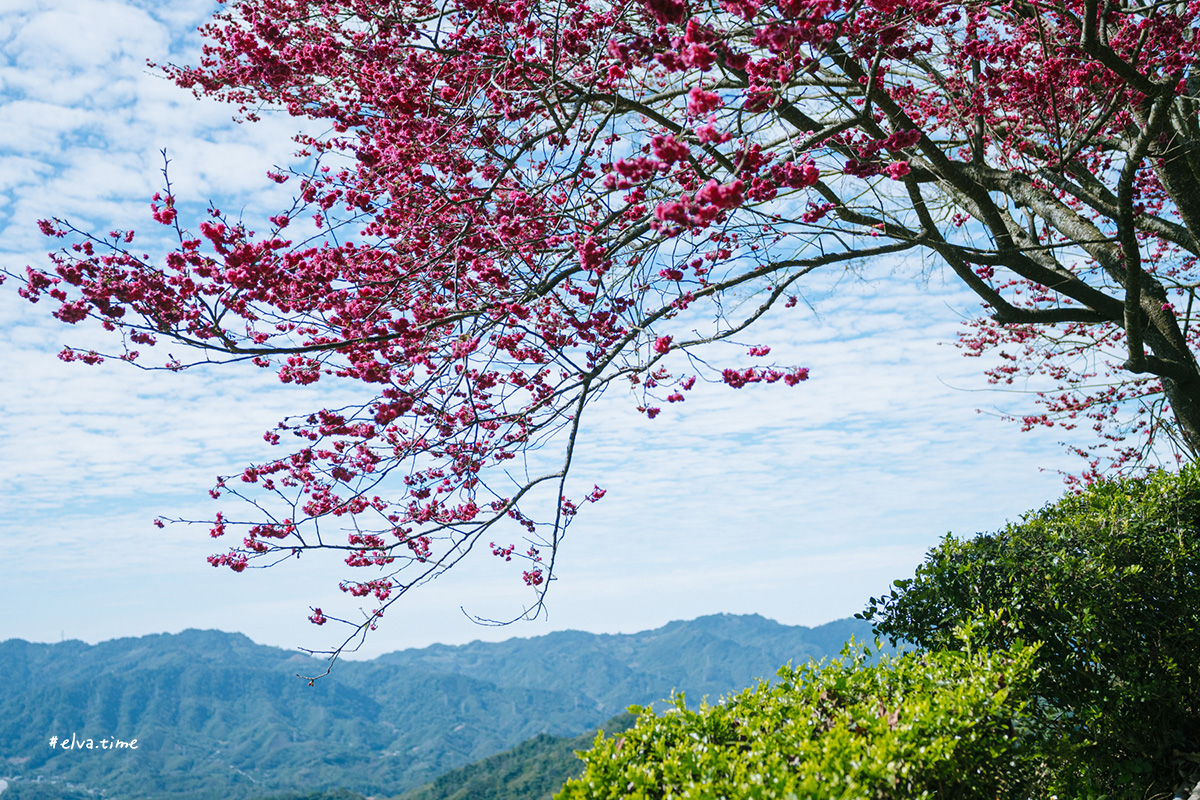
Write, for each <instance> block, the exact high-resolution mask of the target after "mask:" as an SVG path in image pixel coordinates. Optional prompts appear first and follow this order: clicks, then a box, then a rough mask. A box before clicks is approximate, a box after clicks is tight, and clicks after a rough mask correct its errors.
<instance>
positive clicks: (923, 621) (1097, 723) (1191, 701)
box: [866, 466, 1200, 796]
mask: <svg viewBox="0 0 1200 800" xmlns="http://www.w3.org/2000/svg"><path fill="white" fill-rule="evenodd" d="M1198 574H1200V470H1197V468H1196V467H1195V466H1191V467H1188V468H1186V469H1184V470H1183V471H1182V472H1180V473H1179V474H1177V475H1172V474H1169V473H1166V472H1159V473H1156V474H1154V475H1152V476H1150V477H1149V478H1148V479H1144V480H1136V479H1128V480H1123V481H1107V482H1103V483H1099V484H1097V485H1095V486H1093V487H1092V488H1091V489H1089V490H1088V491H1087V492H1085V493H1083V494H1082V495H1079V496H1068V497H1066V498H1064V499H1063V500H1061V501H1059V502H1057V503H1054V504H1051V505H1048V506H1046V507H1045V508H1043V509H1041V510H1039V511H1037V512H1034V513H1031V514H1029V515H1028V516H1026V517H1025V519H1023V520H1022V521H1021V522H1019V523H1014V524H1010V525H1008V526H1007V527H1006V528H1004V529H1003V530H1000V531H997V532H995V533H990V534H980V535H978V536H975V537H973V538H969V539H958V538H955V537H952V536H947V537H946V539H945V540H944V541H943V542H942V544H941V545H940V546H938V547H936V548H934V549H933V550H931V551H930V552H929V554H928V556H927V557H926V560H925V563H924V564H923V565H922V566H921V567H919V568H918V570H917V573H916V576H915V577H914V578H913V579H911V580H900V581H896V582H895V585H894V588H893V590H892V592H891V593H890V594H888V595H885V596H883V597H882V598H879V599H873V600H872V602H871V607H870V608H869V609H868V612H867V614H866V616H867V617H868V618H871V619H872V620H873V621H874V622H875V626H876V630H877V631H878V632H879V633H882V634H884V635H886V636H890V637H893V638H894V639H903V640H905V641H908V642H910V643H912V644H915V645H917V646H919V647H922V648H932V649H939V650H940V649H958V648H960V647H961V643H960V641H959V640H957V639H956V638H955V637H954V636H953V634H952V631H953V630H954V628H955V627H956V626H961V625H964V624H967V623H971V624H972V625H973V626H974V627H973V630H974V633H975V637H976V638H975V642H976V643H977V644H978V645H980V646H988V647H993V648H997V649H1001V650H1002V649H1005V648H1007V647H1013V646H1019V645H1021V644H1023V643H1031V642H1036V643H1038V645H1039V647H1038V651H1037V654H1036V656H1035V659H1034V666H1035V667H1036V668H1037V669H1038V676H1037V678H1036V680H1035V682H1034V688H1033V690H1032V696H1033V697H1034V698H1035V699H1036V702H1035V703H1034V705H1033V706H1032V707H1033V709H1034V710H1035V711H1036V713H1037V715H1038V716H1040V717H1041V718H1042V720H1043V724H1044V725H1045V727H1046V729H1047V731H1048V733H1047V734H1046V735H1047V736H1048V737H1052V738H1055V739H1061V740H1063V741H1065V742H1070V743H1072V744H1073V745H1074V746H1075V747H1077V748H1078V753H1079V757H1078V758H1076V759H1075V760H1073V761H1072V762H1071V764H1070V766H1069V769H1068V772H1067V774H1071V773H1074V775H1075V776H1076V777H1078V778H1079V779H1080V782H1081V783H1082V784H1084V786H1085V787H1086V789H1090V790H1091V791H1092V792H1093V793H1099V794H1103V793H1106V792H1107V793H1109V794H1111V795H1113V796H1123V795H1124V794H1125V793H1127V792H1129V791H1132V788H1131V787H1137V788H1138V790H1139V792H1138V794H1137V796H1142V795H1141V794H1140V790H1141V789H1144V788H1145V787H1147V786H1151V785H1153V786H1154V787H1155V788H1156V789H1157V790H1159V791H1166V790H1169V789H1173V788H1174V785H1175V784H1176V783H1177V782H1178V780H1179V777H1180V772H1179V767H1180V763H1181V762H1180V759H1181V757H1183V758H1184V759H1185V761H1184V763H1186V760H1187V759H1195V758H1197V751H1200V648H1197V647H1196V640H1197V637H1198V635H1200V586H1198V585H1197V583H1196V576H1197V575H1198ZM1194 772H1195V768H1194V767H1191V768H1189V769H1188V770H1187V771H1186V772H1185V774H1192V773H1194ZM1194 781H1195V776H1194V775H1193V777H1192V782H1194ZM1084 791H1085V789H1084V788H1081V787H1076V792H1077V793H1080V792H1084ZM1079 796H1088V795H1086V794H1079Z"/></svg>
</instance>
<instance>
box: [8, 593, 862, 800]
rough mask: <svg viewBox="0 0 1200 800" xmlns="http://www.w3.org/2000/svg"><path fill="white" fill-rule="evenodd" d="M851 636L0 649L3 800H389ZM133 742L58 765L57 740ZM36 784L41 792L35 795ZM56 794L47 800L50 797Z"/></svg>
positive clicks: (805, 633) (674, 629) (567, 635)
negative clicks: (352, 658) (364, 798)
mask: <svg viewBox="0 0 1200 800" xmlns="http://www.w3.org/2000/svg"><path fill="white" fill-rule="evenodd" d="M852 634H854V635H856V636H858V637H859V638H864V637H866V636H869V634H870V628H869V626H868V625H867V624H866V623H864V622H861V621H858V620H839V621H837V622H832V623H829V624H828V625H823V626H820V627H817V628H804V627H799V626H787V625H781V624H779V623H777V622H773V621H771V620H767V619H765V618H763V617H759V616H734V615H727V614H726V615H714V616H709V617H701V618H699V619H695V620H690V621H685V622H672V623H670V624H668V625H666V626H663V627H662V628H658V629H655V630H651V631H642V632H640V633H634V634H590V633H582V632H578V631H564V632H559V633H551V634H547V635H545V636H539V637H535V638H530V639H511V640H508V641H506V642H499V643H484V642H473V643H471V644H467V645H457V646H449V645H433V646H431V647H426V648H421V649H417V650H404V651H399V652H395V653H389V654H386V655H383V656H380V657H379V658H376V659H374V660H372V661H360V662H340V663H339V664H338V665H337V666H336V667H335V669H334V671H333V674H332V675H330V676H329V677H328V678H325V679H322V680H321V681H318V682H317V684H316V686H314V687H311V688H310V687H308V686H307V685H306V684H305V683H304V682H302V681H299V680H297V679H296V678H295V677H294V676H295V675H296V674H297V673H308V674H312V672H313V670H314V668H316V669H317V670H318V671H319V669H321V667H319V666H318V665H319V664H320V663H321V662H318V661H316V660H314V659H311V658H309V657H307V656H304V655H301V654H297V653H294V652H289V651H287V650H282V649H279V648H273V647H267V646H264V645H259V644H255V643H254V642H252V641H251V640H250V639H249V638H247V637H246V636H244V635H241V634H229V633H222V632H220V631H198V630H188V631H184V632H182V633H179V634H157V635H151V636H144V637H139V638H130V639H116V640H111V641H107V642H101V643H99V644H96V645H87V644H85V643H83V642H77V641H72V642H63V643H59V644H33V643H29V642H25V641H22V640H8V641H5V642H0V678H2V680H0V778H5V779H7V780H8V784H9V788H8V789H7V791H5V792H4V794H3V797H2V800H29V798H38V800H49V798H51V797H53V796H55V795H54V792H58V795H57V796H62V797H68V796H71V794H70V792H71V791H72V790H71V789H70V787H69V786H68V785H71V786H74V787H77V791H80V792H86V791H88V790H91V791H92V792H93V794H92V796H93V797H96V796H101V797H104V798H111V799H112V800H120V799H121V798H130V800H136V799H137V798H178V800H209V798H213V799H214V800H215V798H230V799H231V800H236V799H237V798H249V797H254V796H263V795H267V794H271V793H278V792H285V791H298V790H302V791H315V790H319V789H331V788H338V787H344V788H348V789H352V790H354V791H356V792H359V793H362V794H365V795H376V796H388V795H396V794H399V793H400V792H402V791H404V790H406V789H409V788H413V787H416V786H419V785H421V784H423V783H425V782H427V781H429V780H431V779H433V778H435V777H437V776H438V775H441V774H443V773H445V772H447V771H449V770H451V769H453V768H456V767H459V766H462V765H465V764H468V763H471V762H474V761H477V760H479V759H482V758H485V757H487V756H491V755H493V754H495V753H499V752H500V751H502V750H505V749H507V748H511V747H513V746H515V745H517V744H518V743H520V742H522V741H524V740H526V739H529V738H531V737H534V736H536V735H538V734H541V733H545V734H550V735H553V736H565V737H571V736H577V735H578V734H580V733H582V732H583V731H586V730H589V729H591V728H594V727H595V726H597V725H599V724H601V723H602V722H604V721H605V720H607V719H609V718H610V717H612V716H614V715H616V714H618V713H620V712H621V711H623V710H624V709H625V707H627V706H628V705H631V704H647V703H651V702H654V701H657V700H660V699H663V698H665V697H667V696H668V695H669V694H670V693H671V692H672V691H673V690H680V691H683V692H685V693H686V695H687V697H688V699H689V701H698V700H699V699H700V698H701V697H702V696H704V695H708V696H709V697H710V699H711V700H714V701H715V700H716V699H717V697H719V696H720V695H723V694H727V693H729V692H732V691H736V690H739V689H741V688H743V687H745V686H747V685H750V684H751V683H753V682H754V680H755V679H757V678H767V677H770V676H773V675H774V673H775V671H776V670H777V669H778V667H779V666H780V665H782V664H783V663H785V662H787V661H796V662H799V661H802V660H805V659H808V658H813V657H821V656H825V655H830V654H833V653H836V651H837V650H838V649H840V647H841V645H842V643H843V642H844V641H845V640H846V638H847V637H849V636H850V635H852ZM72 733H74V734H75V735H76V736H78V737H81V738H87V737H92V738H94V739H96V740H97V741H99V739H100V738H101V737H120V738H122V739H126V740H128V739H132V738H137V739H138V740H139V748H138V749H137V750H136V751H129V750H126V751H121V752H114V751H111V750H109V751H100V750H96V751H86V750H84V751H62V750H60V749H54V750H52V749H51V748H50V747H49V744H48V740H49V737H50V736H52V735H58V736H63V735H64V734H66V735H67V736H70V735H71V734H72ZM38 776H41V778H42V784H41V786H40V787H39V786H38V785H37V784H36V779H37V777H38ZM47 791H50V792H51V794H46V792H47Z"/></svg>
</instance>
